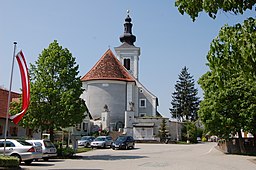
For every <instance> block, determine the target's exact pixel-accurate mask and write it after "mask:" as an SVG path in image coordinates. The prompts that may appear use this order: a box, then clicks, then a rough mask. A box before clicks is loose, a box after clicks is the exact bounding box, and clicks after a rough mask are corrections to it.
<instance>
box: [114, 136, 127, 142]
mask: <svg viewBox="0 0 256 170" xmlns="http://www.w3.org/2000/svg"><path fill="white" fill-rule="evenodd" d="M126 138H127V137H126V136H119V137H118V138H117V139H116V141H117V142H123V141H125V140H126Z"/></svg>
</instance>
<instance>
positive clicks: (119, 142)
mask: <svg viewBox="0 0 256 170" xmlns="http://www.w3.org/2000/svg"><path fill="white" fill-rule="evenodd" d="M134 146H135V141H134V139H133V137H132V136H119V137H118V138H117V139H116V140H115V142H113V143H112V149H113V150H115V149H133V148H134Z"/></svg>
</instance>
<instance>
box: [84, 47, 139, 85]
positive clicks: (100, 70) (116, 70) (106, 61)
mask: <svg viewBox="0 0 256 170" xmlns="http://www.w3.org/2000/svg"><path fill="white" fill-rule="evenodd" d="M81 80H82V81H88V80H121V81H135V80H134V78H133V77H132V76H131V75H130V74H129V73H128V71H127V70H126V68H125V67H124V66H122V64H121V63H120V61H119V60H118V59H117V58H116V57H115V55H114V54H113V53H112V51H111V50H110V49H108V50H107V51H106V52H105V54H104V55H103V56H102V57H101V58H100V60H99V61H98V62H97V63H96V64H95V65H94V66H93V67H92V69H91V70H90V71H89V72H88V73H86V74H85V75H84V76H83V77H82V78H81Z"/></svg>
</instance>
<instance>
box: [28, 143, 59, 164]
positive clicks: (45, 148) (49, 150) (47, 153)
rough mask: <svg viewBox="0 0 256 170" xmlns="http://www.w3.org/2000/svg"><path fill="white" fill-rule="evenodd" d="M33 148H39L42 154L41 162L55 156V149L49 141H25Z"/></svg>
mask: <svg viewBox="0 0 256 170" xmlns="http://www.w3.org/2000/svg"><path fill="white" fill-rule="evenodd" d="M26 141H27V142H29V143H31V144H32V145H33V146H41V147H42V152H43V160H44V161H48V160H49V158H51V157H55V156H57V149H56V147H55V146H54V144H53V143H52V142H51V141H50V140H49V139H38V140H26Z"/></svg>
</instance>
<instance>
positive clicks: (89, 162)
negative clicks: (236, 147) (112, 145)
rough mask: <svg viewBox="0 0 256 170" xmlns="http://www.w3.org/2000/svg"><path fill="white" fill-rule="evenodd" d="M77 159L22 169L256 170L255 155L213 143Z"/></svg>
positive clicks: (139, 146)
mask: <svg viewBox="0 0 256 170" xmlns="http://www.w3.org/2000/svg"><path fill="white" fill-rule="evenodd" d="M76 155H77V156H78V158H77V159H51V160H50V161H48V162H44V161H39V162H33V163H32V164H31V165H29V166H26V165H23V164H22V165H21V166H20V167H21V168H22V169H31V170H33V169H55V170H60V169H70V170H71V169H72V170H73V169H76V170H82V169H83V170H137V169H138V170H151V169H152V170H153V169H157V170H255V169H256V164H255V162H256V157H254V156H240V155H229V154H224V153H222V152H221V151H219V150H217V149H216V143H215V142H210V143H200V144H188V145H180V144H140V143H139V144H136V147H135V149H132V150H112V149H94V150H92V151H89V152H85V153H79V154H76Z"/></svg>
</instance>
